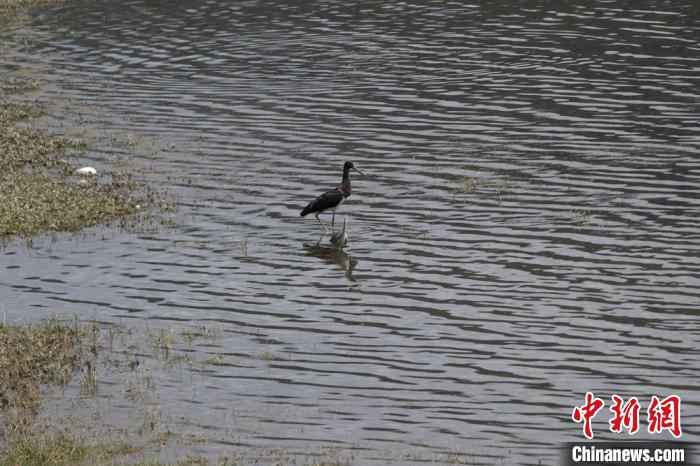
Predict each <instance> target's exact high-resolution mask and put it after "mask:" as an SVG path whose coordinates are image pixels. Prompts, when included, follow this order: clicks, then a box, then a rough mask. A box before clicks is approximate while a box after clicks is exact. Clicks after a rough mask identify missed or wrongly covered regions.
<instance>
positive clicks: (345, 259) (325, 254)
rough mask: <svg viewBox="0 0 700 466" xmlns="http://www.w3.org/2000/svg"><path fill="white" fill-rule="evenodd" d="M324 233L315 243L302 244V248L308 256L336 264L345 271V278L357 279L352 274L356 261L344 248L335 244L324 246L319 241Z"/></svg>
mask: <svg viewBox="0 0 700 466" xmlns="http://www.w3.org/2000/svg"><path fill="white" fill-rule="evenodd" d="M325 236H326V235H323V236H321V239H319V240H318V242H316V244H313V245H310V244H304V249H305V250H306V252H307V253H308V254H309V255H310V256H314V257H318V258H319V259H321V260H322V261H323V262H325V263H326V264H330V265H338V266H340V268H341V269H342V270H343V271H344V272H345V278H347V279H348V280H349V281H351V282H356V281H357V280H356V279H355V277H354V276H353V274H352V273H353V270H355V267H357V261H356V260H355V259H353V258H352V257H351V256H350V255H349V254H348V253H347V252H345V250H344V249H341V248H338V247H335V246H324V245H322V244H321V241H322V240H323V239H324V238H325Z"/></svg>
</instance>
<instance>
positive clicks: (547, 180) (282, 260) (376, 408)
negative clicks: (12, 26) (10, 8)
mask: <svg viewBox="0 0 700 466" xmlns="http://www.w3.org/2000/svg"><path fill="white" fill-rule="evenodd" d="M557 5H558V6H557V9H556V10H553V9H549V8H548V7H546V6H544V5H543V4H541V3H540V2H526V6H527V7H523V6H522V4H517V5H516V4H501V5H499V6H494V5H485V4H484V5H479V4H470V5H463V4H459V3H454V2H449V3H445V2H422V4H420V5H412V4H406V3H401V4H397V5H389V4H384V3H382V2H361V3H359V4H357V5H356V6H350V5H346V4H345V3H343V2H336V1H330V2H324V3H322V4H306V3H305V2H290V3H288V4H287V3H276V4H270V3H266V4H264V3H262V2H255V1H247V2H234V3H233V4H231V3H229V2H223V1H208V2H195V1H188V2H183V3H173V2H166V1H156V0H154V1H144V2H126V3H125V2H116V1H99V2H97V3H94V2H75V3H73V2H69V3H68V4H67V5H65V6H62V7H58V8H54V9H52V10H50V11H49V12H47V13H45V14H43V15H40V16H37V17H36V18H34V19H33V20H32V22H31V28H32V29H34V30H36V31H38V32H39V33H41V36H40V37H41V39H39V40H38V42H37V43H36V44H35V45H34V46H33V47H31V48H30V49H28V50H26V51H18V52H17V63H20V64H21V63H24V62H27V63H30V62H31V63H34V64H36V63H37V62H38V63H40V64H43V65H44V66H43V67H42V68H41V69H42V70H44V71H42V73H43V75H44V78H45V80H46V81H47V82H48V83H49V86H48V92H49V93H51V94H55V95H56V96H59V97H67V98H69V99H70V102H71V105H72V106H74V107H76V108H92V109H95V108H97V109H98V110H99V112H100V114H101V115H103V116H104V118H105V122H104V125H105V127H106V128H108V129H109V131H113V132H122V133H124V132H128V133H133V134H138V135H143V136H147V137H150V138H153V139H154V140H157V141H159V143H160V144H163V145H166V146H167V147H170V149H168V150H163V151H157V152H156V151H153V152H152V153H151V154H150V155H151V156H150V157H149V156H144V157H141V158H140V159H139V160H138V162H139V163H141V164H144V165H148V166H149V167H150V168H151V169H152V170H153V171H155V172H156V173H158V174H160V176H161V178H162V182H163V183H167V184H168V186H169V188H170V190H171V191H172V192H173V193H174V194H175V195H176V196H177V199H178V204H179V212H178V214H176V215H175V216H174V224H173V225H171V226H164V227H162V228H160V229H158V231H156V232H152V233H134V232H131V233H129V232H119V231H117V232H114V231H113V230H106V231H103V232H102V233H101V234H97V235H88V236H87V237H86V238H83V237H77V238H76V237H71V238H64V239H62V240H60V241H58V242H56V243H51V242H49V241H43V240H39V241H37V242H35V245H34V248H31V249H27V248H26V247H25V246H24V245H23V244H14V245H10V246H9V247H6V248H5V249H3V250H2V251H1V252H0V254H2V259H1V261H2V262H1V263H0V293H1V295H0V305H2V306H4V308H6V309H7V311H8V315H9V317H10V318H19V317H21V318H39V317H44V316H46V315H48V314H49V313H51V312H59V313H60V314H62V315H74V314H77V315H78V316H81V317H83V318H91V317H92V316H93V315H97V316H98V319H99V320H101V321H105V322H126V323H128V324H131V325H134V326H139V325H141V324H142V320H144V319H148V320H149V321H156V322H157V323H159V324H160V325H167V326H172V327H174V328H185V327H187V326H191V325H202V324H206V325H210V324H211V323H212V322H215V323H217V325H219V326H220V328H221V332H222V335H221V338H220V339H219V340H218V342H217V343H216V344H215V345H210V347H207V348H204V350H205V351H210V352H211V353H212V354H219V353H221V354H222V355H223V357H224V364H223V365H222V366H219V367H217V368H216V370H211V371H210V370H206V371H205V370H201V371H194V373H193V374H191V379H190V380H191V381H192V382H193V386H194V387H196V388H193V389H192V390H186V391H184V392H183V390H182V388H181V385H180V384H178V383H177V380H172V381H170V382H168V381H165V382H164V383H163V386H162V387H161V388H162V389H163V395H162V397H163V399H162V400H161V401H162V402H163V404H167V405H168V406H169V407H170V409H172V410H173V411H174V412H177V413H182V414H183V415H186V416H191V417H192V418H195V417H197V418H198V417H199V416H202V414H203V415H204V416H203V417H202V418H198V420H197V421H190V422H189V425H188V426H186V427H191V428H196V429H198V431H200V432H201V433H203V434H202V435H203V436H204V437H205V438H206V439H207V441H206V442H202V443H198V444H196V445H195V446H194V447H193V450H194V451H195V452H198V453H202V454H208V455H216V454H218V453H220V452H222V451H225V450H226V449H228V448H255V447H280V446H284V447H287V448H290V449H305V448H309V447H313V446H328V445H330V446H334V447H338V448H340V449H348V450H353V451H355V460H356V461H357V462H359V463H360V464H364V463H366V462H369V461H371V460H375V461H377V462H384V461H386V458H394V459H396V461H397V462H400V463H402V464H404V463H406V462H408V461H409V460H411V461H415V462H423V461H432V460H434V459H436V458H438V459H439V458H443V457H444V455H449V454H450V453H454V452H459V453H462V454H465V455H467V456H466V457H465V458H469V460H470V461H473V462H474V464H494V463H495V464H499V462H500V461H502V462H504V463H505V464H516V463H517V464H539V463H538V462H539V461H542V463H543V464H549V463H552V462H554V461H555V458H556V456H557V455H558V452H557V448H558V447H559V445H560V443H561V442H566V441H576V440H581V439H582V438H583V437H582V435H581V428H580V426H579V425H576V424H574V423H573V422H572V421H571V420H570V414H571V409H572V408H573V406H574V405H577V404H582V403H583V397H584V394H585V392H586V391H588V390H589V391H593V392H594V393H595V394H596V395H597V396H600V397H602V398H604V399H605V400H606V402H608V403H609V399H610V396H611V395H612V394H613V393H617V394H619V395H622V396H624V397H625V398H626V397H629V396H637V397H639V398H640V401H641V402H642V405H643V409H644V408H645V407H646V405H647V402H648V399H649V398H650V397H651V395H659V396H661V397H664V396H666V395H669V394H672V393H673V394H677V395H680V396H681V397H682V398H683V410H684V411H683V428H684V433H685V437H684V439H686V440H689V441H697V439H698V435H699V434H700V430H699V428H700V408H699V403H698V400H699V394H700V391H699V389H698V387H697V380H698V377H699V376H700V363H698V360H699V359H700V358H699V357H698V354H699V353H700V351H699V350H698V348H699V345H700V327H699V325H698V324H700V315H699V312H698V306H699V305H700V288H699V286H698V285H700V261H699V260H698V256H699V252H700V233H699V232H698V231H699V230H698V226H699V225H698V213H699V212H700V200H699V198H698V194H697V190H698V183H699V182H700V157H699V156H700V87H699V86H698V84H699V83H698V77H699V76H700V75H699V74H698V70H700V43H699V42H698V38H699V37H700V8H699V5H700V4H697V3H696V2H690V1H687V2H654V5H653V7H652V6H649V7H648V8H645V9H637V8H641V7H640V6H639V4H638V3H636V2H598V3H595V4H593V5H588V6H581V5H577V4H576V3H575V2H571V3H568V2H566V3H560V4H557ZM12 32H13V31H10V32H9V33H10V34H11V33H12ZM6 37H7V36H6ZM54 116H55V118H56V121H58V122H60V121H61V115H60V114H57V115H54ZM57 124H58V123H57ZM170 145H172V146H170ZM93 155H94V157H95V160H97V164H99V163H100V161H103V162H104V163H105V164H106V163H107V162H106V160H108V159H109V157H110V155H111V154H109V153H105V154H93ZM345 160H353V161H354V162H355V163H356V164H357V165H358V166H359V167H360V168H361V169H362V170H363V171H364V172H365V174H366V176H364V177H359V176H355V175H353V178H352V181H353V195H352V197H351V198H350V199H349V200H348V201H347V202H346V203H345V204H343V206H342V208H341V210H340V211H339V214H340V217H339V218H340V219H342V216H343V215H349V216H350V220H349V222H348V225H349V237H350V242H349V245H348V248H347V249H346V250H345V251H344V252H337V251H333V250H332V249H329V248H328V247H327V240H328V237H326V238H324V239H323V240H322V241H321V242H320V244H316V243H317V241H318V239H319V236H320V231H321V230H320V228H319V226H318V225H317V224H316V223H315V221H314V220H313V218H300V217H299V210H301V208H303V206H304V205H305V204H306V203H307V202H308V201H309V200H311V199H313V197H314V196H315V195H317V194H319V193H320V192H322V191H323V190H325V189H328V188H332V187H334V186H335V184H337V183H338V182H339V178H340V170H341V168H342V164H343V162H344V161H345ZM151 176H154V175H152V174H151ZM337 220H338V219H337ZM154 325H156V324H155V323H154ZM241 335H252V336H255V337H256V338H241ZM261 341H263V342H265V343H264V346H265V348H266V350H268V349H269V351H271V352H272V353H273V354H275V355H276V356H277V358H276V359H273V360H270V361H266V360H261V359H259V358H256V357H255V356H256V355H257V354H259V353H260V351H261V343H260V342H261ZM115 409H118V407H117V408H115ZM606 409H607V408H606ZM608 419H609V417H608V413H606V414H601V415H600V416H599V417H597V418H596V421H595V423H594V427H595V431H596V434H598V435H599V438H618V437H616V436H614V435H612V434H610V433H607V434H606V433H605V431H606V430H607V429H606V422H607V420H608ZM645 436H646V435H642V434H638V435H636V436H635V438H637V439H639V438H644V437H645ZM654 438H670V436H668V435H667V434H664V435H657V436H655V437H654ZM403 454H409V455H412V456H411V457H410V458H403V459H400V460H399V459H397V458H399V457H400V455H403ZM470 455H473V456H470Z"/></svg>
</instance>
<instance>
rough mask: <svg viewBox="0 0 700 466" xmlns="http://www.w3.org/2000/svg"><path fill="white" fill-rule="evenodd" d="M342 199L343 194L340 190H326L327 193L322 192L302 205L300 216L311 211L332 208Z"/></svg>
mask: <svg viewBox="0 0 700 466" xmlns="http://www.w3.org/2000/svg"><path fill="white" fill-rule="evenodd" d="M342 200H343V194H342V193H341V192H340V191H337V190H333V191H328V192H327V193H323V194H321V195H320V196H318V197H317V198H316V199H314V200H313V201H311V202H309V205H307V206H306V207H304V210H302V211H301V216H302V217H303V216H305V215H307V214H310V213H312V212H321V211H324V210H326V209H332V208H333V207H336V206H337V205H338V204H340V201H342Z"/></svg>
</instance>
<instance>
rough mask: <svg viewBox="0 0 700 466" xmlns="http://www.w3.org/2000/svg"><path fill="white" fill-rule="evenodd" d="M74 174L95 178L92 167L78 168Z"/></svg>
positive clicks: (94, 171) (95, 173)
mask: <svg viewBox="0 0 700 466" xmlns="http://www.w3.org/2000/svg"><path fill="white" fill-rule="evenodd" d="M75 173H76V174H77V175H80V176H95V175H97V170H95V169H94V168H92V167H83V168H78V169H77V170H76V171H75Z"/></svg>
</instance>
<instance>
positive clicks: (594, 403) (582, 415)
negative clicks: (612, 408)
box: [571, 392, 605, 439]
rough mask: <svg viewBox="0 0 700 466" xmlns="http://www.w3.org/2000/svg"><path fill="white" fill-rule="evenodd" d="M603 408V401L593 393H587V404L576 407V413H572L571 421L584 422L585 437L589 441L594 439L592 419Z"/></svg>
mask: <svg viewBox="0 0 700 466" xmlns="http://www.w3.org/2000/svg"><path fill="white" fill-rule="evenodd" d="M603 406H605V402H604V401H603V400H601V399H600V398H596V397H595V396H594V395H593V393H591V392H588V393H586V404H584V405H583V406H576V407H575V408H574V412H573V413H571V419H573V420H574V422H581V421H583V435H585V436H586V438H587V439H592V438H593V429H592V428H591V419H593V418H594V417H595V415H596V414H597V413H598V411H600V410H601V409H603Z"/></svg>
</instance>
